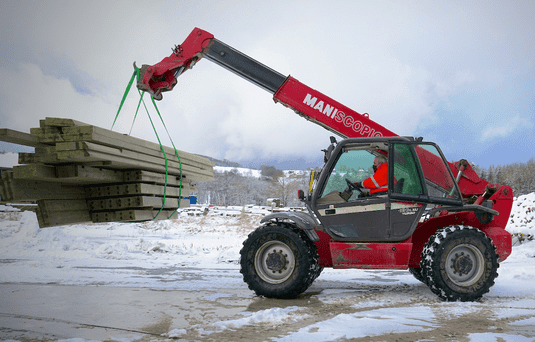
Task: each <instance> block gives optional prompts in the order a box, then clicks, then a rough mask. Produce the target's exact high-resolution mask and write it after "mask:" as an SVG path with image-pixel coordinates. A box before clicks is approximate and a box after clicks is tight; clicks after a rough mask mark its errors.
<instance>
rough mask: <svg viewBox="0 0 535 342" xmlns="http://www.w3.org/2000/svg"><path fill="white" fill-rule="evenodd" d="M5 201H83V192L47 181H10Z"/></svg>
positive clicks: (81, 189) (79, 187) (73, 187)
mask: <svg viewBox="0 0 535 342" xmlns="http://www.w3.org/2000/svg"><path fill="white" fill-rule="evenodd" d="M8 192H10V193H9V198H5V199H4V200H6V201H36V200H40V199H83V198H85V192H84V189H83V187H81V186H79V185H67V184H61V183H55V182H47V181H33V180H25V179H12V180H11V181H10V188H9V189H8Z"/></svg>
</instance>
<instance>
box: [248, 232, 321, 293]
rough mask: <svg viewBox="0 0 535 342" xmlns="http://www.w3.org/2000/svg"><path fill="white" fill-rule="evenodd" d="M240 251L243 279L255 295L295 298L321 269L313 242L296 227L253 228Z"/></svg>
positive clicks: (306, 287)
mask: <svg viewBox="0 0 535 342" xmlns="http://www.w3.org/2000/svg"><path fill="white" fill-rule="evenodd" d="M240 255H241V259H240V264H241V270H240V272H241V273H242V274H243V280H244V281H245V282H246V283H247V285H248V286H249V289H251V290H253V291H254V292H255V293H256V294H257V295H258V296H265V297H269V298H295V297H297V296H298V295H299V294H301V293H303V292H304V291H306V289H308V287H309V286H310V285H311V284H312V282H313V281H314V279H316V277H317V276H319V273H321V269H320V267H319V265H318V259H319V258H318V253H317V250H316V246H315V245H314V243H312V242H311V241H310V240H309V239H308V238H307V237H306V235H305V234H304V233H303V231H302V230H300V229H298V228H297V227H292V226H286V225H282V224H277V225H267V226H262V227H260V228H257V229H256V230H255V231H253V232H252V233H251V234H249V236H248V237H247V239H246V240H245V242H244V243H243V248H242V249H241V251H240Z"/></svg>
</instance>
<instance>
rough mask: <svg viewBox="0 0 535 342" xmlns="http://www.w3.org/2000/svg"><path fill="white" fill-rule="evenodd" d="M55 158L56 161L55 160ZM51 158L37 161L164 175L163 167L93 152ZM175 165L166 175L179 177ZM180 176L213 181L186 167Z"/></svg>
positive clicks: (64, 153)
mask: <svg viewBox="0 0 535 342" xmlns="http://www.w3.org/2000/svg"><path fill="white" fill-rule="evenodd" d="M56 158H57V160H56ZM56 158H54V156H51V157H50V158H48V157H46V158H44V157H43V158H40V159H39V161H40V162H42V163H46V164H53V163H74V162H85V163H91V162H104V161H108V162H109V164H107V165H106V168H110V169H111V168H113V169H143V170H147V171H154V172H160V173H165V171H166V168H165V165H161V164H155V163H151V162H147V161H141V160H132V159H130V158H125V157H122V156H114V155H110V154H107V153H102V152H95V151H84V150H76V151H61V152H57V157H56ZM176 166H177V163H172V162H171V163H170V166H169V167H168V173H169V174H171V175H175V176H179V175H180V169H178V168H177V167H176ZM182 175H183V176H186V177H187V178H188V179H191V180H198V181H199V180H213V179H214V178H213V172H211V171H207V170H198V169H194V168H191V167H188V166H187V165H185V166H183V167H182Z"/></svg>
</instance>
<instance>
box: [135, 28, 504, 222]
mask: <svg viewBox="0 0 535 342" xmlns="http://www.w3.org/2000/svg"><path fill="white" fill-rule="evenodd" d="M203 57H206V58H207V59H209V60H211V61H212V62H214V63H216V64H218V65H220V66H222V67H224V68H226V69H228V70H230V71H232V72H233V73H235V74H237V75H239V76H241V77H243V78H245V79H246V80H248V81H250V82H252V83H254V84H256V85H257V86H259V87H261V88H263V89H265V90H266V91H268V92H270V93H271V94H272V95H273V100H274V101H275V102H280V103H281V104H282V105H284V106H286V107H288V108H290V109H292V110H293V111H295V112H296V113H297V114H299V115H301V116H303V117H304V118H305V119H307V120H310V121H312V122H314V123H316V124H318V125H320V126H323V127H324V128H326V129H328V130H330V131H331V132H333V133H335V134H337V135H340V136H342V137H344V138H359V137H381V136H383V137H388V136H397V134H395V133H393V132H392V131H390V130H388V129H386V128H385V127H383V126H381V125H379V124H378V123H376V122H374V121H372V120H370V118H369V115H368V114H367V113H365V114H360V113H357V112H356V111H354V110H352V109H350V108H348V107H346V106H344V105H342V104H341V103H339V102H337V101H335V100H333V99H331V98H330V97H328V96H326V95H324V94H322V93H320V92H319V91H317V90H315V89H312V88H310V87H308V86H306V85H305V84H303V83H301V82H299V81H298V80H296V79H295V78H293V77H291V76H284V75H282V74H280V73H278V72H276V71H275V70H273V69H271V68H269V67H267V66H265V65H264V64H262V63H260V62H258V61H256V60H254V59H252V58H250V57H249V56H247V55H245V54H243V53H241V52H239V51H237V50H236V49H234V48H232V47H230V46H228V45H226V44H225V43H223V42H221V41H219V40H217V39H216V38H214V36H213V35H212V34H211V33H209V32H206V31H204V30H201V29H199V28H195V29H194V30H193V31H192V32H191V33H190V35H189V36H188V37H187V38H186V40H185V41H184V42H183V43H182V45H179V46H175V48H174V49H173V53H172V54H171V55H170V56H169V57H166V58H164V59H163V60H162V61H161V62H160V63H158V64H155V65H153V66H149V65H143V66H142V67H141V70H140V77H139V79H138V84H137V87H138V88H139V89H141V90H144V91H147V92H149V93H150V94H151V95H152V96H153V97H154V99H156V100H161V99H162V93H163V92H165V91H170V90H172V89H173V87H174V86H175V85H176V83H177V77H178V76H180V75H181V74H182V73H184V72H185V71H187V70H188V69H191V68H192V67H193V66H194V65H195V63H197V62H198V61H199V60H200V59H201V58H203ZM424 167H425V166H424ZM450 168H451V169H452V171H453V174H454V175H456V176H457V182H458V184H459V188H460V189H461V192H462V193H463V196H464V197H470V196H480V195H482V194H484V193H486V191H487V189H488V188H489V187H491V188H492V187H494V189H493V190H492V191H493V192H495V191H496V190H497V188H498V187H497V186H495V185H492V184H489V183H488V182H487V181H485V180H483V179H481V178H480V177H479V176H478V175H477V174H476V173H475V172H474V170H473V169H472V168H471V166H470V165H469V164H468V163H467V162H466V161H460V162H458V163H450ZM508 196H512V194H509V195H507V194H506V197H508ZM479 200H481V199H479ZM507 216H508V214H507Z"/></svg>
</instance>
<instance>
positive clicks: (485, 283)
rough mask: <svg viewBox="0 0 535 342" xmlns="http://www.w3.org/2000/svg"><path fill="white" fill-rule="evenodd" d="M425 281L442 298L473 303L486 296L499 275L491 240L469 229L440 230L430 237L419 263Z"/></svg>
mask: <svg viewBox="0 0 535 342" xmlns="http://www.w3.org/2000/svg"><path fill="white" fill-rule="evenodd" d="M420 267H421V270H422V275H423V276H424V278H425V282H426V283H427V285H428V286H429V288H430V289H431V291H433V293H435V294H436V295H438V296H439V297H440V298H442V299H444V300H448V301H457V300H460V301H463V302H464V301H473V300H477V299H479V298H481V296H483V295H484V294H485V293H487V292H488V291H489V289H490V287H491V286H492V285H494V279H496V277H497V276H498V272H497V269H498V267H499V264H498V255H497V254H496V247H495V246H494V245H493V244H492V240H491V239H490V238H489V237H487V236H486V235H485V233H483V232H482V231H480V230H479V229H476V228H472V227H468V226H450V227H446V228H444V229H440V230H438V231H437V232H436V234H435V235H433V236H431V237H430V238H429V241H428V242H427V243H426V245H425V246H424V249H423V251H422V261H421V262H420Z"/></svg>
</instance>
